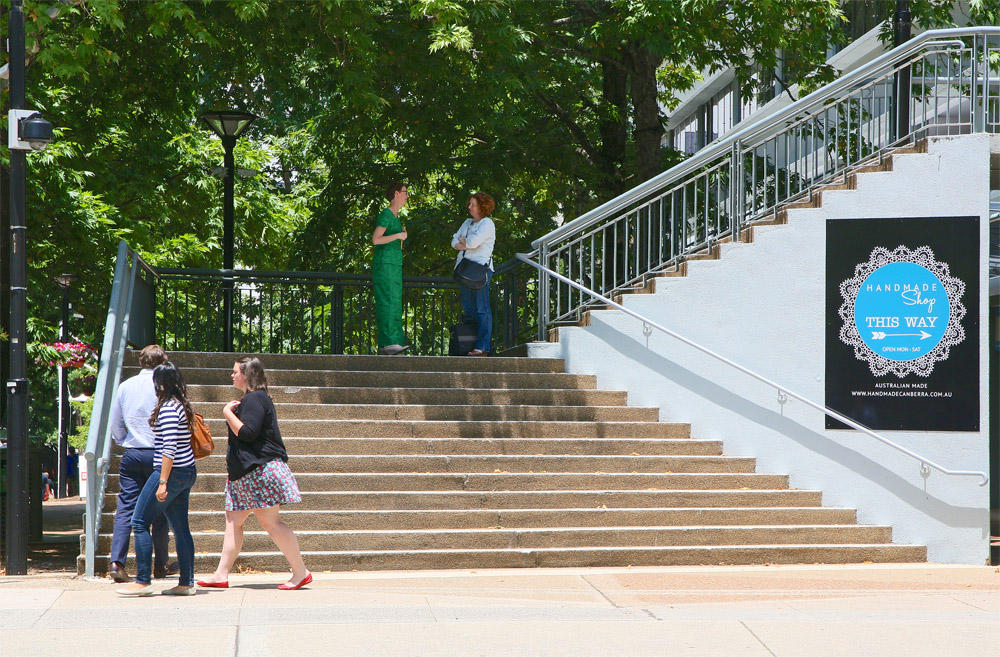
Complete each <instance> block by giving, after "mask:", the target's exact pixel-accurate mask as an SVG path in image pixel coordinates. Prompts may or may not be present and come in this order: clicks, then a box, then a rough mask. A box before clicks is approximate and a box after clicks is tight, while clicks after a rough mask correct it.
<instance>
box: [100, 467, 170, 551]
mask: <svg viewBox="0 0 1000 657" xmlns="http://www.w3.org/2000/svg"><path fill="white" fill-rule="evenodd" d="M151 474H153V450H152V449H126V450H125V453H124V454H122V462H121V465H120V466H119V467H118V486H119V490H118V509H117V510H116V511H115V531H114V535H113V536H112V537H111V561H117V562H118V563H120V564H122V565H123V566H124V565H125V559H127V558H128V543H129V539H130V538H131V537H132V513H133V512H134V511H135V503H136V501H138V499H139V493H141V492H142V487H143V486H145V485H146V480H147V479H149V476H150V475H151ZM152 534H153V554H154V555H155V557H154V559H153V560H154V562H155V564H156V566H155V567H156V568H157V569H160V568H163V567H165V566H166V565H167V556H168V554H169V553H168V551H167V550H168V547H167V541H168V540H169V539H170V533H169V531H168V529H167V519H166V518H165V517H164V516H163V514H162V513H161V514H160V515H158V516H157V517H156V518H153V531H152Z"/></svg>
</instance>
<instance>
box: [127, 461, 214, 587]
mask: <svg viewBox="0 0 1000 657" xmlns="http://www.w3.org/2000/svg"><path fill="white" fill-rule="evenodd" d="M197 477H198V471H197V469H196V468H195V467H194V466H191V467H189V468H173V469H172V470H171V471H170V479H169V480H168V481H167V499H166V500H164V501H163V502H161V501H160V500H158V499H156V489H157V488H159V486H160V471H159V470H153V474H152V475H151V476H150V477H149V479H147V480H146V485H145V486H143V487H142V492H141V493H139V500H138V501H137V502H136V504H135V511H134V512H133V513H132V531H133V532H134V533H135V568H136V572H135V581H137V582H139V583H140V584H149V583H150V581H151V577H152V574H153V573H152V561H153V538H152V536H150V533H149V525H150V523H151V521H152V520H153V519H154V518H156V516H158V515H159V514H161V513H162V514H164V515H165V516H166V517H167V522H169V523H170V529H171V530H173V532H174V543H175V544H176V545H177V562H178V565H179V567H180V584H181V586H194V539H192V538H191V529H190V527H188V499H189V498H190V496H191V487H192V486H194V481H195V479H197Z"/></svg>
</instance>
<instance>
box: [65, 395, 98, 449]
mask: <svg viewBox="0 0 1000 657" xmlns="http://www.w3.org/2000/svg"><path fill="white" fill-rule="evenodd" d="M70 404H71V405H72V407H73V410H74V411H76V413H77V415H78V417H79V418H80V425H79V426H78V427H76V430H75V431H74V432H73V433H71V434H69V436H68V440H69V444H70V445H72V446H73V447H75V448H76V451H78V452H81V453H82V452H83V450H84V449H85V448H86V447H87V435H88V434H89V432H90V416H91V415H93V413H94V399H93V397H91V398H90V399H88V400H87V401H79V402H78V401H71V402H70Z"/></svg>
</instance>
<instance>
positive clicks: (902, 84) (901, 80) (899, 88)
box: [892, 0, 912, 139]
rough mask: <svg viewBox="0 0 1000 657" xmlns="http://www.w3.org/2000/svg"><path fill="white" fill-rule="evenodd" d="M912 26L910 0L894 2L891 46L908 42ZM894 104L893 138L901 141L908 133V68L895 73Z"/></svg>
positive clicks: (905, 67)
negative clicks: (894, 128)
mask: <svg viewBox="0 0 1000 657" xmlns="http://www.w3.org/2000/svg"><path fill="white" fill-rule="evenodd" d="M911 28H912V24H911V22H910V0H896V12H895V14H894V15H893V20H892V45H893V47H895V46H901V45H903V44H904V43H906V42H907V41H909V40H910V32H911ZM895 77H896V79H895V84H896V93H895V94H894V97H895V101H896V102H895V104H896V108H895V109H896V111H895V119H896V120H895V126H896V130H895V133H896V134H895V137H896V139H902V138H903V137H905V136H906V135H908V134H909V133H910V67H909V65H907V66H904V67H903V68H901V69H899V71H898V72H897V73H896V76H895Z"/></svg>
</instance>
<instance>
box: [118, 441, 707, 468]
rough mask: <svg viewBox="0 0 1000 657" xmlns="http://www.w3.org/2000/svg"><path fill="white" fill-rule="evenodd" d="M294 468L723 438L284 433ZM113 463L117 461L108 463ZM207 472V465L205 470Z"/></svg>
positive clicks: (648, 452) (688, 446)
mask: <svg viewBox="0 0 1000 657" xmlns="http://www.w3.org/2000/svg"><path fill="white" fill-rule="evenodd" d="M282 440H283V441H284V443H285V448H286V449H287V450H288V453H289V458H290V459H291V461H290V463H293V465H292V471H293V472H298V471H299V468H298V466H296V465H295V464H294V463H295V459H296V458H297V457H299V456H308V455H316V456H326V455H329V454H382V455H389V454H443V455H451V454H465V455H470V456H471V455H476V454H510V455H513V454H523V455H531V454H536V455H562V454H567V455H572V454H580V455H583V454H587V455H593V456H598V455H614V454H618V455H631V456H658V455H668V454H684V455H689V456H695V455H721V454H722V441H719V440H698V439H695V438H295V437H284V436H282ZM228 445H229V439H228V438H226V437H216V438H215V452H214V453H213V456H211V457H209V458H208V459H206V460H204V461H199V463H198V468H199V469H201V468H203V467H208V468H210V469H212V471H215V470H218V471H220V472H221V471H222V470H220V469H219V468H223V469H224V466H219V465H215V463H214V460H215V459H216V458H219V459H222V458H225V454H226V449H227V447H228ZM112 467H113V468H114V467H117V465H113V466H112ZM206 471H208V470H206Z"/></svg>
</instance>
